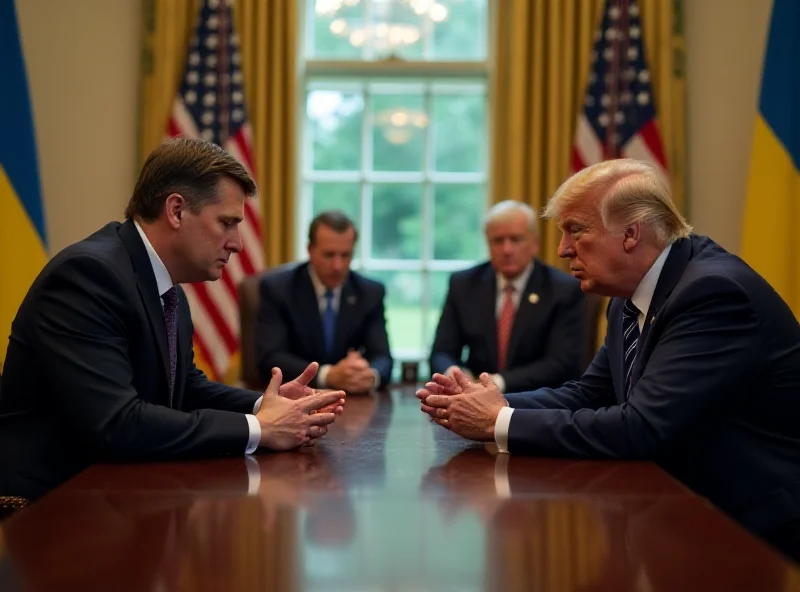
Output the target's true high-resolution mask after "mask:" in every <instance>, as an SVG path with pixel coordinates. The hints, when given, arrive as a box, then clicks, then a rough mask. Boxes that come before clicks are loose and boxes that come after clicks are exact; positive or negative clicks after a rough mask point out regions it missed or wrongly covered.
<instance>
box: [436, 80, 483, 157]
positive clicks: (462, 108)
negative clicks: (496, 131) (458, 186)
mask: <svg viewBox="0 0 800 592" xmlns="http://www.w3.org/2000/svg"><path fill="white" fill-rule="evenodd" d="M431 102H432V104H433V105H432V109H433V121H432V125H433V143H434V148H433V149H434V167H435V169H436V170H437V171H441V172H450V173H477V172H482V171H483V170H484V168H485V165H484V160H485V159H484V151H485V146H486V143H487V142H486V110H485V109H486V98H485V96H484V94H482V93H481V94H436V95H434V96H433V98H432V101H431Z"/></svg>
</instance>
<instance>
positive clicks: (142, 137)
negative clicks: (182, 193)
mask: <svg viewBox="0 0 800 592" xmlns="http://www.w3.org/2000/svg"><path fill="white" fill-rule="evenodd" d="M200 5H201V0H145V1H144V3H143V6H144V39H143V51H142V80H141V86H140V89H141V90H140V101H139V104H140V127H139V150H138V154H139V164H141V163H143V162H144V159H145V158H146V157H147V155H148V154H149V153H150V151H151V150H152V149H153V148H154V147H155V146H156V145H158V143H159V142H161V141H162V140H163V139H164V130H165V128H166V124H167V120H168V118H169V113H170V109H171V107H172V102H173V101H174V100H175V95H176V93H177V91H178V84H179V81H180V77H181V74H182V73H183V68H184V62H185V60H186V52H187V48H188V47H189V39H190V37H191V35H192V30H193V28H194V27H195V25H196V20H197V13H198V10H199V8H200ZM234 11H235V18H236V31H237V32H238V33H239V38H240V43H241V52H242V69H243V71H244V72H243V73H244V85H245V92H246V105H247V109H248V116H249V119H250V124H251V126H252V128H253V144H254V146H253V148H254V153H255V169H256V170H255V175H256V180H257V181H258V185H259V191H260V197H261V208H262V222H263V224H262V231H263V238H264V246H265V261H266V264H267V266H274V265H278V264H280V263H285V262H287V261H290V260H291V259H292V257H293V254H294V253H293V247H294V234H293V229H294V194H295V168H296V167H295V133H294V131H295V130H294V121H295V111H296V102H295V92H296V86H297V84H296V67H295V64H296V61H297V48H296V43H297V29H298V27H297V5H296V0H282V1H281V2H263V1H261V0H236V2H235V4H234Z"/></svg>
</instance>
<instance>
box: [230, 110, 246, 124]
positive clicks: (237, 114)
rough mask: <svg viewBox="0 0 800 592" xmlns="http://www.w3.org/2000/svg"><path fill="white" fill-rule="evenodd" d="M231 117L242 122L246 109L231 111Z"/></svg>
mask: <svg viewBox="0 0 800 592" xmlns="http://www.w3.org/2000/svg"><path fill="white" fill-rule="evenodd" d="M231 117H233V120H234V121H235V122H237V123H238V122H240V121H242V120H243V119H244V109H234V110H233V112H232V113H231Z"/></svg>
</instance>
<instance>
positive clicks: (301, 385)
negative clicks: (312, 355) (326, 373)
mask: <svg viewBox="0 0 800 592" xmlns="http://www.w3.org/2000/svg"><path fill="white" fill-rule="evenodd" d="M317 370H319V364H318V363H317V362H311V363H310V364H309V365H308V366H307V367H306V369H305V370H303V373H302V374H301V375H300V376H298V377H297V378H295V379H294V380H292V381H290V382H287V383H286V384H282V385H281V387H280V389H278V393H279V394H280V396H281V397H286V398H287V399H292V400H297V399H302V398H303V397H308V396H309V395H313V394H314V389H312V388H311V387H310V386H308V383H309V382H311V381H312V380H313V378H314V377H315V376H316V375H317Z"/></svg>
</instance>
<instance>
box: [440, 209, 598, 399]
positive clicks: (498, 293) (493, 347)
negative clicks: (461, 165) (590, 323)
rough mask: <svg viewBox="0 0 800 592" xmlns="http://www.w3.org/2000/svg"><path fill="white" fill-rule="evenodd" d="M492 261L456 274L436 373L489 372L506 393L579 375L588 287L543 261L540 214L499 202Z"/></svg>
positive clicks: (488, 225)
mask: <svg viewBox="0 0 800 592" xmlns="http://www.w3.org/2000/svg"><path fill="white" fill-rule="evenodd" d="M484 231H485V232H486V240H487V242H488V244H489V254H490V261H488V262H486V263H482V264H480V265H478V266H476V267H473V268H471V269H467V270H465V271H459V272H457V273H454V274H453V275H452V276H451V278H450V288H449V290H448V292H447V299H446V300H445V303H444V308H443V309H442V316H441V318H440V319H439V326H438V327H437V329H436V338H435V339H434V342H433V347H432V348H431V358H430V364H431V371H432V372H438V373H441V374H446V375H448V376H450V375H452V370H453V369H454V368H457V367H460V366H462V350H463V348H464V347H465V346H466V347H467V348H469V356H468V358H467V362H466V364H465V365H464V367H463V368H462V370H463V371H464V372H465V373H467V375H468V376H478V375H479V374H480V373H481V372H488V373H489V374H491V375H492V380H493V381H494V383H495V384H496V385H497V387H498V388H499V389H500V392H516V391H520V390H529V389H535V388H539V387H542V386H557V385H559V384H561V383H562V382H564V381H566V380H572V379H574V378H577V377H578V376H580V373H581V370H583V368H581V361H582V358H583V352H584V349H585V346H586V339H587V331H586V322H585V314H584V301H583V292H581V289H580V284H579V283H578V282H577V281H576V280H575V279H574V278H572V277H570V276H569V275H567V274H565V273H563V272H561V271H559V270H557V269H555V268H554V267H550V266H549V265H545V264H544V263H542V262H541V261H539V260H538V259H536V258H535V257H536V254H537V253H538V252H539V240H538V233H537V229H536V214H535V212H534V211H533V209H531V207H530V206H528V205H526V204H523V203H521V202H517V201H510V200H509V201H504V202H500V203H498V204H496V205H495V206H494V207H493V208H492V209H491V210H490V211H489V214H488V215H487V217H486V222H485V224H484Z"/></svg>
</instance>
